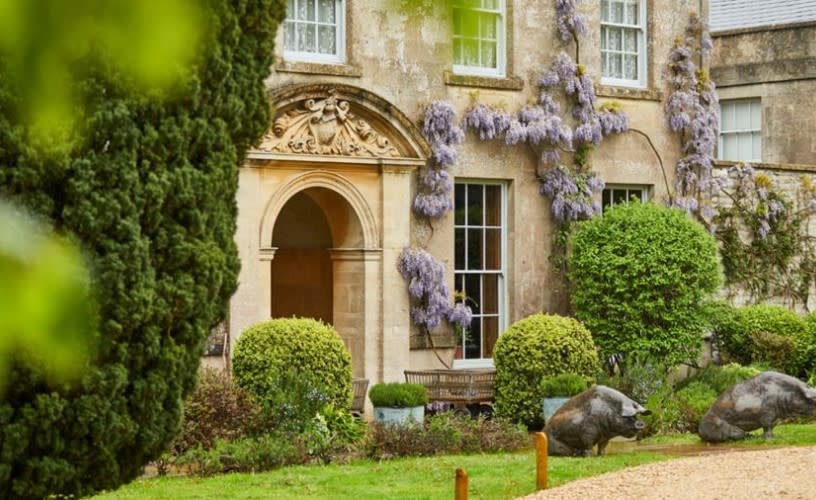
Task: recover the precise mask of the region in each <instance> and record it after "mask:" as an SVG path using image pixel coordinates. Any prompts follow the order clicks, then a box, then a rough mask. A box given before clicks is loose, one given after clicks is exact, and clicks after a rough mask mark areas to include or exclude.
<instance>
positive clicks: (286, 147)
mask: <svg viewBox="0 0 816 500" xmlns="http://www.w3.org/2000/svg"><path fill="white" fill-rule="evenodd" d="M327 94H328V95H327V97H326V98H325V99H323V100H316V99H309V100H307V101H303V102H302V103H300V104H299V106H298V107H296V108H295V109H292V110H289V111H286V112H284V113H283V114H281V115H280V116H278V117H277V118H276V119H275V122H274V124H273V126H272V130H271V131H269V132H267V133H266V135H265V136H264V137H263V141H262V142H261V145H260V146H259V147H258V148H257V150H258V151H263V152H276V153H300V154H317V155H341V156H368V157H398V156H400V152H399V150H397V148H396V147H395V146H394V145H393V144H392V143H391V141H389V140H388V138H386V137H383V136H382V135H380V134H379V133H378V132H376V131H375V130H374V129H373V128H372V127H371V125H369V123H368V122H367V121H365V120H364V119H362V118H358V117H356V116H354V114H353V113H352V112H351V105H350V104H349V102H348V101H343V100H340V99H338V98H337V95H336V92H335V91H334V90H330V91H328V92H327Z"/></svg>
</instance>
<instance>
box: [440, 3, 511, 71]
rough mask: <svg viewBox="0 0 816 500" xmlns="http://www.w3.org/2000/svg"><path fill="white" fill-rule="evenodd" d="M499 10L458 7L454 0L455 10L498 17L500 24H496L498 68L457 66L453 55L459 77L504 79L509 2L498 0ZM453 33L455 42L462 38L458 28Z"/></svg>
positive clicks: (453, 28)
mask: <svg viewBox="0 0 816 500" xmlns="http://www.w3.org/2000/svg"><path fill="white" fill-rule="evenodd" d="M496 3H497V8H496V9H495V10H493V9H482V8H468V7H465V6H457V5H456V4H457V2H456V0H454V6H453V8H454V9H457V8H461V9H464V10H472V11H477V12H486V13H490V14H495V15H498V22H497V23H496V67H495V68H487V67H484V66H468V65H465V64H456V54H453V60H454V64H453V72H454V74H457V75H467V76H488V77H504V76H505V72H506V69H505V68H506V64H507V62H506V52H507V2H506V0H496ZM452 31H453V38H452V40H451V42H453V40H455V39H456V38H461V37H462V36H461V35H457V34H456V27H455V26H452ZM452 45H453V47H454V49H453V50H455V47H456V44H455V43H452ZM480 57H481V55H480Z"/></svg>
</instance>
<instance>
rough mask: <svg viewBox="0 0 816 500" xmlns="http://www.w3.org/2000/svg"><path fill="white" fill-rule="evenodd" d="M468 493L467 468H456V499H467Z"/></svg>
mask: <svg viewBox="0 0 816 500" xmlns="http://www.w3.org/2000/svg"><path fill="white" fill-rule="evenodd" d="M467 495H468V475H467V472H465V469H456V493H455V494H454V498H455V499H456V500H467Z"/></svg>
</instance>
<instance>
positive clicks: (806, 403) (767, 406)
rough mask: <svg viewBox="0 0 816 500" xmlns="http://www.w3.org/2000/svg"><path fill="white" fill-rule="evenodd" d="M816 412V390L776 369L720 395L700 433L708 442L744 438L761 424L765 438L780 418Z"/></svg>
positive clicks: (706, 416)
mask: <svg viewBox="0 0 816 500" xmlns="http://www.w3.org/2000/svg"><path fill="white" fill-rule="evenodd" d="M814 413H816V389H814V388H812V387H810V386H808V385H807V384H805V383H804V382H802V381H801V380H799V379H797V378H794V377H791V376H790V375H785V374H782V373H777V372H771V371H768V372H763V373H760V374H759V375H757V376H755V377H753V378H750V379H748V380H746V381H744V382H741V383H739V384H736V385H735V386H733V387H731V388H730V389H728V390H727V391H725V392H724V393H722V394H721V395H720V397H719V398H717V401H715V402H714V404H713V405H712V406H711V408H709V410H708V411H707V412H706V414H705V415H703V418H702V420H700V426H699V428H698V431H697V433H698V434H699V435H700V437H701V438H702V439H703V441H707V442H709V443H719V442H723V441H732V440H736V439H743V438H745V437H747V436H748V434H747V433H748V432H750V431H753V430H755V429H759V428H760V427H761V428H762V429H763V430H764V431H765V432H764V437H765V438H766V439H768V438H772V437H773V428H774V425H776V422H777V421H778V420H779V419H781V418H787V417H801V416H808V415H813V414H814Z"/></svg>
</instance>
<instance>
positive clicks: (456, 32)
mask: <svg viewBox="0 0 816 500" xmlns="http://www.w3.org/2000/svg"><path fill="white" fill-rule="evenodd" d="M462 34H463V32H462V10H461V9H453V36H454V37H457V36H462Z"/></svg>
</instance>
